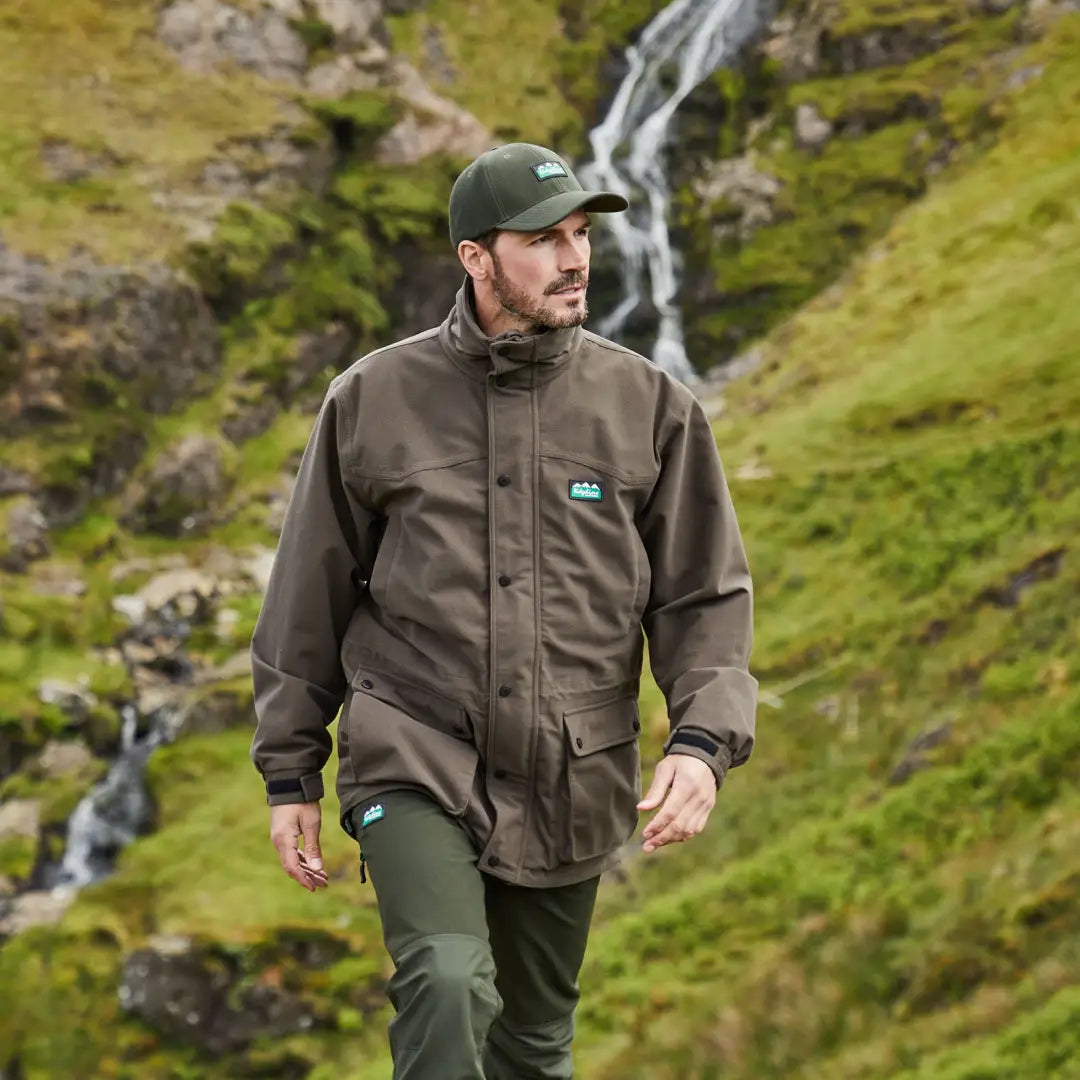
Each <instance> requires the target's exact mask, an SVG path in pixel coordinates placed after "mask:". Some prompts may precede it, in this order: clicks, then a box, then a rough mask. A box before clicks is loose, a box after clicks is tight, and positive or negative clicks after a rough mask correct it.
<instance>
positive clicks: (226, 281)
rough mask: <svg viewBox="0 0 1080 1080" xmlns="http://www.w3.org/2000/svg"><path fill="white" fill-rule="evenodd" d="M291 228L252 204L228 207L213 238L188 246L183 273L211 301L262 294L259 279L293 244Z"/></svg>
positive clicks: (281, 217)
mask: <svg viewBox="0 0 1080 1080" xmlns="http://www.w3.org/2000/svg"><path fill="white" fill-rule="evenodd" d="M295 239H296V234H295V226H294V224H293V223H292V222H291V221H290V220H289V219H288V218H286V217H284V216H282V215H281V214H278V213H275V212H274V211H272V210H269V209H266V208H265V207H262V206H257V205H255V204H254V203H247V202H235V203H231V204H230V205H229V207H228V208H227V209H226V211H225V213H224V214H223V215H222V217H221V220H220V221H219V222H218V224H217V227H216V229H215V232H214V237H213V239H212V240H211V241H208V242H206V243H197V244H192V245H191V246H190V247H189V248H188V249H187V252H186V260H187V269H188V270H189V272H190V273H191V274H192V276H193V277H194V279H195V281H196V282H197V283H198V285H199V288H200V289H201V290H202V291H203V293H205V294H206V296H207V297H209V298H210V299H211V300H215V301H221V300H224V299H226V298H228V299H229V300H230V302H235V296H237V295H240V296H245V295H248V294H249V293H250V292H251V291H252V289H254V288H256V287H260V288H261V289H263V290H265V288H266V283H265V282H263V281H262V280H261V279H262V276H263V274H264V272H265V270H266V268H267V265H268V264H269V263H270V261H271V260H272V259H273V258H275V257H277V256H280V255H281V254H283V253H284V252H285V251H286V250H287V249H288V248H289V247H290V246H291V245H292V244H293V243H294V241H295Z"/></svg>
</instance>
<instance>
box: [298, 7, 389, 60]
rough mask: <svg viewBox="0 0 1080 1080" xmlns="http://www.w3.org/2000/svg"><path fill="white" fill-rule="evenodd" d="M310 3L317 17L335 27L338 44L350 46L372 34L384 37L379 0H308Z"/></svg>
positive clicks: (335, 37)
mask: <svg viewBox="0 0 1080 1080" xmlns="http://www.w3.org/2000/svg"><path fill="white" fill-rule="evenodd" d="M309 3H310V7H311V10H312V12H313V14H314V15H315V18H317V19H318V20H319V21H320V22H323V23H325V24H326V25H327V26H329V27H330V29H331V30H333V32H334V39H335V44H336V45H339V46H344V47H346V48H349V47H352V46H356V45H362V44H363V43H365V42H366V41H368V40H370V39H371V38H373V37H378V38H383V37H385V28H384V26H383V13H382V5H381V4H380V3H379V0H309Z"/></svg>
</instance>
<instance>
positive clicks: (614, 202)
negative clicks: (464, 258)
mask: <svg viewBox="0 0 1080 1080" xmlns="http://www.w3.org/2000/svg"><path fill="white" fill-rule="evenodd" d="M629 205H630V204H629V203H628V202H627V201H626V199H624V198H623V197H622V196H621V195H616V194H615V192H614V191H560V192H558V193H557V194H555V195H552V196H551V198H549V199H545V200H544V201H543V202H539V203H537V204H536V205H535V206H530V207H529V209H528V210H522V212H521V213H520V214H515V215H514V216H513V217H512V218H507V220H506V221H500V222H499V224H498V226H497V227H498V228H500V229H509V230H510V231H511V232H540V231H541V230H542V229H550V228H551V226H552V225H558V223H559V222H560V221H562V219H563V218H565V217H569V216H570V215H571V214H572V213H573V212H574V211H575V210H586V211H591V212H593V213H597V214H617V213H620V212H621V211H623V210H625V209H626V208H627V207H628V206H629Z"/></svg>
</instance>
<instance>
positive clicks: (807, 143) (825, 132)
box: [795, 101, 833, 150]
mask: <svg viewBox="0 0 1080 1080" xmlns="http://www.w3.org/2000/svg"><path fill="white" fill-rule="evenodd" d="M832 132H833V126H832V124H831V123H829V121H828V120H826V119H825V117H824V116H822V115H821V113H820V112H819V111H818V107H817V106H816V105H813V104H811V103H810V102H808V101H803V102H800V103H799V104H798V105H797V106H796V108H795V143H796V145H797V146H799V147H801V148H802V149H803V150H818V149H820V148H821V147H822V146H824V145H825V144H826V143H827V142H828V141H829V139H830V138H832Z"/></svg>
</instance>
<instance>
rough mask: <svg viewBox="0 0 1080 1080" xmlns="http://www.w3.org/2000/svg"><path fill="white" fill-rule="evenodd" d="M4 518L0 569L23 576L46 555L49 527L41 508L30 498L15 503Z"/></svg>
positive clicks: (23, 498) (15, 500)
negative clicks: (4, 534) (37, 560)
mask: <svg viewBox="0 0 1080 1080" xmlns="http://www.w3.org/2000/svg"><path fill="white" fill-rule="evenodd" d="M5 517H6V522H5V532H6V534H7V535H6V536H5V537H4V538H3V539H4V540H5V541H6V544H5V546H0V569H4V570H9V571H11V572H12V573H16V574H19V573H23V572H24V571H25V570H26V568H27V567H28V566H29V564H30V563H31V562H33V561H34V560H35V559H44V558H45V557H46V556H47V555H48V554H49V523H48V521H47V520H46V518H45V515H44V514H43V513H42V511H41V506H40V504H39V503H38V502H37V500H36V499H32V498H30V497H29V496H20V497H18V498H16V499H14V500H13V501H12V502H11V504H10V505H9V506H8V509H7V513H6V515H5ZM5 547H6V550H5Z"/></svg>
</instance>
